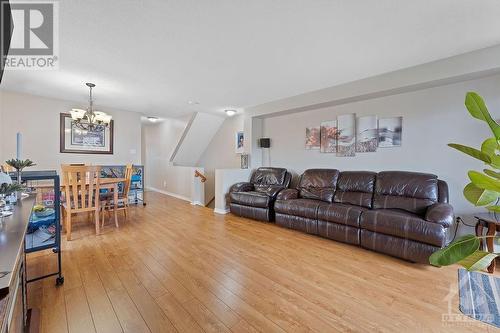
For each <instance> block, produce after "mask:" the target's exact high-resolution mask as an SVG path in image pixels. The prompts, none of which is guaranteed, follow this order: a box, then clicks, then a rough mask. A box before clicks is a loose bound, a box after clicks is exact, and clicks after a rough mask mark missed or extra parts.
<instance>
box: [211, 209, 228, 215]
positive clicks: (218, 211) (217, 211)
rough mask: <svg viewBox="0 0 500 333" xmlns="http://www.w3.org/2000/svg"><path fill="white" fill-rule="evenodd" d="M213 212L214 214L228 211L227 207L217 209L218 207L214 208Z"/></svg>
mask: <svg viewBox="0 0 500 333" xmlns="http://www.w3.org/2000/svg"><path fill="white" fill-rule="evenodd" d="M214 213H215V214H222V215H224V214H227V213H229V209H219V208H214Z"/></svg>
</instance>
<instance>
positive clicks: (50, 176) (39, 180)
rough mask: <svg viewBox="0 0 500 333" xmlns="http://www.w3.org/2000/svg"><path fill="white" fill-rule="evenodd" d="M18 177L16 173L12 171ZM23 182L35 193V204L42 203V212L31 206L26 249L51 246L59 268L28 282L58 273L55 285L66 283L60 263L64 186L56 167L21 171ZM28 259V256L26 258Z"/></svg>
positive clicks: (30, 250) (26, 251) (15, 178)
mask: <svg viewBox="0 0 500 333" xmlns="http://www.w3.org/2000/svg"><path fill="white" fill-rule="evenodd" d="M11 178H12V180H17V174H15V173H12V174H11ZM21 182H22V184H23V185H24V186H26V188H27V192H28V193H29V194H30V195H33V196H36V199H35V205H43V206H44V207H46V209H45V210H44V211H43V212H35V210H33V209H32V211H31V215H30V220H29V223H28V230H27V233H26V237H25V240H24V248H25V255H26V254H27V253H32V252H37V251H42V250H47V249H51V250H52V252H54V253H55V254H56V255H57V272H53V273H49V274H46V275H43V276H37V277H34V278H32V279H30V280H28V281H27V282H33V281H38V280H41V279H45V278H48V277H50V276H57V278H56V285H62V284H63V283H64V277H63V275H62V263H61V221H60V216H61V214H60V210H61V190H60V188H61V187H60V180H59V176H58V175H57V172H56V171H26V172H22V173H21ZM25 260H26V258H25Z"/></svg>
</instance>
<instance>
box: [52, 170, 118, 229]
mask: <svg viewBox="0 0 500 333" xmlns="http://www.w3.org/2000/svg"><path fill="white" fill-rule="evenodd" d="M125 181H127V180H126V179H125V178H113V177H109V178H99V188H100V189H107V190H111V191H113V215H114V219H115V225H116V226H117V227H118V214H117V207H118V184H120V183H123V182H125ZM65 188H66V184H64V183H62V184H61V192H63V193H64V190H65ZM99 228H100V227H99V225H97V229H99Z"/></svg>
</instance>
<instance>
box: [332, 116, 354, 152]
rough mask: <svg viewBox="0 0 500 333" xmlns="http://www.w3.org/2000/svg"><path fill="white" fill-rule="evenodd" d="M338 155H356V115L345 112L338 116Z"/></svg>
mask: <svg viewBox="0 0 500 333" xmlns="http://www.w3.org/2000/svg"><path fill="white" fill-rule="evenodd" d="M337 126H338V139H337V140H338V142H337V156H355V155H356V115H355V114H354V113H352V114H344V115H340V116H338V117H337Z"/></svg>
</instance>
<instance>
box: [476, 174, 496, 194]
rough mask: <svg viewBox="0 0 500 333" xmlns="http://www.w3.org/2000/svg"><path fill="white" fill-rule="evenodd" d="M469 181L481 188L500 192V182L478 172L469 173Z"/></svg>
mask: <svg viewBox="0 0 500 333" xmlns="http://www.w3.org/2000/svg"><path fill="white" fill-rule="evenodd" d="M468 175H469V179H470V180H471V182H473V183H474V185H476V186H477V187H479V188H482V189H485V190H490V191H495V192H500V180H498V179H495V178H491V177H488V176H486V175H484V174H482V173H480V172H477V171H469V172H468Z"/></svg>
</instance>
